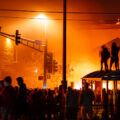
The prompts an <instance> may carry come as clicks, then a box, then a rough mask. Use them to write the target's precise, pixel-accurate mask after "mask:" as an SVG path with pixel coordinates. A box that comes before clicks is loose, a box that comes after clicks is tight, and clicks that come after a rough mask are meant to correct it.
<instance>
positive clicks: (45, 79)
mask: <svg viewBox="0 0 120 120" xmlns="http://www.w3.org/2000/svg"><path fill="white" fill-rule="evenodd" d="M46 63H47V39H46V24H45V46H44V81H43V88H44V89H46V88H47V77H46Z"/></svg>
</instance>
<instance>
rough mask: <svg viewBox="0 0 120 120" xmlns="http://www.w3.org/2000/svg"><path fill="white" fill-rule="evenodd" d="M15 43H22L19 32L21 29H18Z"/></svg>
mask: <svg viewBox="0 0 120 120" xmlns="http://www.w3.org/2000/svg"><path fill="white" fill-rule="evenodd" d="M15 43H16V45H18V44H19V43H20V34H19V30H16V35H15Z"/></svg>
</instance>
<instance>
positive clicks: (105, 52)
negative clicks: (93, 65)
mask: <svg viewBox="0 0 120 120" xmlns="http://www.w3.org/2000/svg"><path fill="white" fill-rule="evenodd" d="M109 57H110V53H109V51H108V49H107V48H106V47H105V46H102V51H101V71H102V70H103V64H104V66H105V71H107V70H108V64H107V61H108V59H109Z"/></svg>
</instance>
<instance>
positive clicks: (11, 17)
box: [0, 16, 117, 21]
mask: <svg viewBox="0 0 120 120" xmlns="http://www.w3.org/2000/svg"><path fill="white" fill-rule="evenodd" d="M0 18H10V19H34V20H35V19H36V20H37V19H38V20H41V18H32V17H17V16H15V17H14V16H0ZM42 20H46V19H42ZM47 20H59V21H60V20H63V19H59V18H55V19H47ZM66 20H68V21H100V20H103V19H66ZM105 21H117V20H115V19H105Z"/></svg>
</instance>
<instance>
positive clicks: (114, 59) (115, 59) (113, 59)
mask: <svg viewBox="0 0 120 120" xmlns="http://www.w3.org/2000/svg"><path fill="white" fill-rule="evenodd" d="M119 49H120V48H118V47H117V45H116V43H115V42H113V43H112V48H111V61H110V70H111V68H112V65H113V63H115V68H116V71H117V70H119V58H118V52H119Z"/></svg>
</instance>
